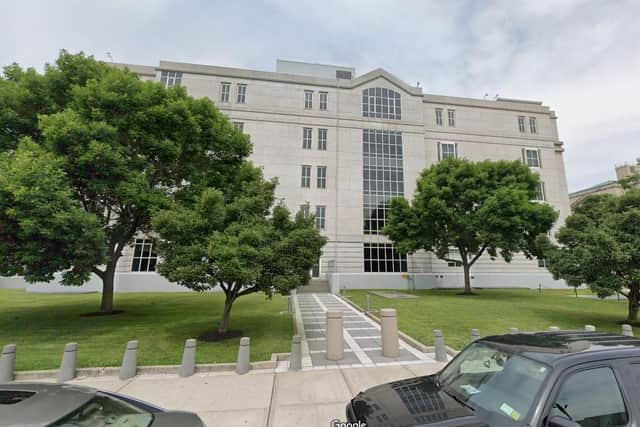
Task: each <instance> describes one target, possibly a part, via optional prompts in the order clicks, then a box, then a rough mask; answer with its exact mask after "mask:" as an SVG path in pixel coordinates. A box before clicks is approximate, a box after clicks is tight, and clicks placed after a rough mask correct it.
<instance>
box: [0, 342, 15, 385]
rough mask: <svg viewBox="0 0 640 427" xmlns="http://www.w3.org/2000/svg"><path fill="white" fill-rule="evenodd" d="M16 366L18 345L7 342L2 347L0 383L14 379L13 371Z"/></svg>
mask: <svg viewBox="0 0 640 427" xmlns="http://www.w3.org/2000/svg"><path fill="white" fill-rule="evenodd" d="M15 368H16V345H15V344H7V345H5V346H4V347H2V356H0V383H8V382H10V381H13V372H14V371H15Z"/></svg>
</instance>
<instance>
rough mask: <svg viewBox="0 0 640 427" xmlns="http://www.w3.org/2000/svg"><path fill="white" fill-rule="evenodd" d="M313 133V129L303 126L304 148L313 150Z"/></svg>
mask: <svg viewBox="0 0 640 427" xmlns="http://www.w3.org/2000/svg"><path fill="white" fill-rule="evenodd" d="M312 135H313V129H311V128H302V148H303V149H305V150H311V138H312Z"/></svg>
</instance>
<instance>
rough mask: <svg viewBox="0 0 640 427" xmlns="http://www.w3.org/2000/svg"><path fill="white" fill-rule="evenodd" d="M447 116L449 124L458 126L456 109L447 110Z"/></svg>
mask: <svg viewBox="0 0 640 427" xmlns="http://www.w3.org/2000/svg"><path fill="white" fill-rule="evenodd" d="M447 117H448V118H449V126H451V127H452V128H453V127H456V110H447Z"/></svg>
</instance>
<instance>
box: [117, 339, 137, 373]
mask: <svg viewBox="0 0 640 427" xmlns="http://www.w3.org/2000/svg"><path fill="white" fill-rule="evenodd" d="M137 369H138V341H136V340H133V341H129V342H128V343H127V347H126V348H125V350H124V355H123V356H122V365H121V366H120V379H121V380H126V379H129V378H133V377H135V376H136V371H137Z"/></svg>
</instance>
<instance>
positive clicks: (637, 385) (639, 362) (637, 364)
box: [616, 357, 640, 422]
mask: <svg viewBox="0 0 640 427" xmlns="http://www.w3.org/2000/svg"><path fill="white" fill-rule="evenodd" d="M616 369H617V370H618V372H620V378H621V379H622V383H623V384H624V388H625V390H626V394H627V398H628V400H629V401H630V402H632V403H633V407H632V408H629V409H630V410H631V411H632V412H633V413H634V419H635V420H636V422H638V421H639V420H640V358H637V357H636V358H632V359H628V358H627V359H622V360H620V361H618V362H617V363H616Z"/></svg>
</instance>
